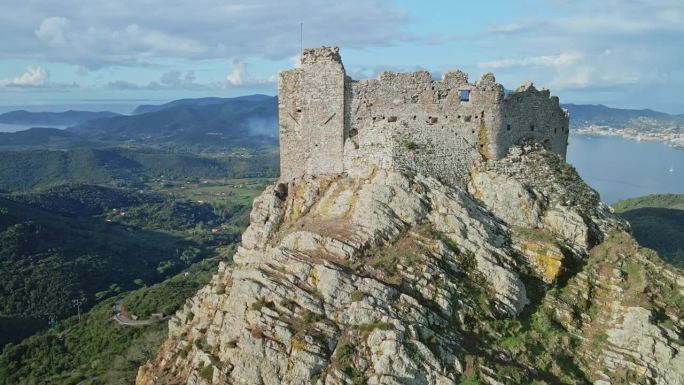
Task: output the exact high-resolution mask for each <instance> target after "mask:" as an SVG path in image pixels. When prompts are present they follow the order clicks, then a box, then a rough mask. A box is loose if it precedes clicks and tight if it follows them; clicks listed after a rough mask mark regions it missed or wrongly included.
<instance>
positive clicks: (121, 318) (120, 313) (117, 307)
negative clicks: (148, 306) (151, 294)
mask: <svg viewBox="0 0 684 385" xmlns="http://www.w3.org/2000/svg"><path fill="white" fill-rule="evenodd" d="M112 307H113V310H114V320H115V321H116V322H118V323H119V324H120V325H124V326H147V325H151V324H153V323H157V322H161V321H165V320H167V319H168V318H169V317H168V316H166V317H162V318H150V319H146V320H134V319H131V318H130V317H129V316H128V313H127V312H126V308H125V307H124V305H123V301H116V302H114V306H112Z"/></svg>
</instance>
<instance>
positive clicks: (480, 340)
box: [136, 149, 684, 385]
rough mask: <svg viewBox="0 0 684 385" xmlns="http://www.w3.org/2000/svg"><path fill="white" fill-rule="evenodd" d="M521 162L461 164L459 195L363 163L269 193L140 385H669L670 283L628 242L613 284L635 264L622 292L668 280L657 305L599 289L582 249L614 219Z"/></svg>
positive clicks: (527, 156)
mask: <svg viewBox="0 0 684 385" xmlns="http://www.w3.org/2000/svg"><path fill="white" fill-rule="evenodd" d="M519 151H520V152H519V153H513V154H511V155H510V156H509V157H507V158H504V159H502V160H499V161H495V162H488V163H486V164H484V165H482V168H479V169H477V170H475V171H474V172H473V175H472V177H471V185H470V186H469V189H470V191H471V192H472V194H471V193H469V192H468V191H465V190H461V189H459V188H454V187H448V186H446V185H444V184H442V183H440V182H439V181H437V180H436V179H433V178H428V177H424V176H422V175H409V174H402V173H397V172H391V171H387V170H382V169H374V168H369V169H366V170H357V171H355V172H354V173H352V174H340V175H328V176H318V177H302V178H300V179H296V180H294V181H292V182H289V183H283V182H278V183H276V184H274V185H273V186H271V187H269V188H267V189H266V190H265V191H264V192H263V194H262V195H261V196H260V197H258V198H257V199H256V200H255V201H254V204H253V211H252V214H251V224H250V227H249V228H248V229H247V231H246V232H245V233H244V235H243V242H242V246H241V247H240V248H239V250H238V251H237V253H236V254H235V256H234V260H233V262H232V263H222V264H221V265H220V267H219V271H218V273H217V274H216V275H215V276H214V277H213V279H212V281H211V282H210V284H209V285H207V286H206V287H204V288H203V289H202V290H200V291H199V292H198V293H197V295H196V296H195V297H193V298H192V299H190V300H189V301H188V302H187V303H186V304H185V306H184V307H183V309H182V310H181V311H179V312H178V313H177V314H176V315H175V316H174V317H173V318H172V320H171V321H170V322H169V339H168V340H167V341H166V342H165V343H164V345H163V346H162V349H161V351H160V352H159V354H158V356H157V358H156V359H155V360H153V361H151V362H149V363H148V364H146V365H145V366H143V367H142V368H140V370H139V373H138V378H137V381H136V383H137V384H138V385H150V384H186V383H187V384H459V383H462V382H463V381H466V380H472V381H476V380H477V381H480V382H481V383H489V384H500V383H523V382H525V383H526V382H530V381H531V380H539V381H542V382H537V383H586V382H587V381H590V380H591V381H594V380H596V381H608V382H609V383H613V382H610V381H612V379H613V378H616V379H617V378H618V377H619V376H623V375H627V374H629V375H631V373H636V375H641V376H645V377H644V378H646V379H648V380H650V381H653V383H657V384H675V383H677V382H673V381H678V380H679V379H680V378H681V376H682V375H683V374H684V367H683V366H682V365H677V363H678V362H679V360H681V356H680V354H679V351H680V349H681V346H680V345H679V342H678V339H677V336H678V333H680V330H679V329H680V328H681V325H679V323H680V321H679V318H678V317H679V316H678V315H675V314H674V313H672V312H673V310H671V309H672V305H669V304H668V303H671V301H673V300H678V298H680V296H681V294H680V293H679V291H678V290H679V289H676V290H675V289H672V287H675V288H678V286H676V284H675V283H674V282H676V279H677V278H678V275H677V274H676V273H673V272H671V271H670V270H669V269H668V268H666V267H664V266H662V265H660V264H659V263H658V262H657V261H655V260H654V259H653V258H650V259H649V258H647V257H643V256H641V257H637V256H635V255H641V254H640V253H641V252H640V251H639V250H638V248H637V249H635V250H636V251H635V250H631V249H630V253H631V254H629V255H628V254H625V253H622V254H618V253H614V255H621V257H619V258H621V259H620V260H621V261H622V260H624V261H630V262H629V263H628V264H627V265H624V266H612V267H611V269H613V270H614V271H611V272H610V274H611V275H614V276H615V279H616V280H620V279H626V280H628V281H629V279H633V277H632V278H624V277H623V276H622V275H621V274H622V273H621V272H623V271H626V270H624V269H628V267H627V266H628V265H629V266H632V264H634V265H635V266H638V267H643V266H648V267H644V269H648V271H649V273H643V276H642V278H643V280H642V284H640V285H639V286H635V287H636V288H633V287H631V286H630V289H629V290H636V291H637V292H638V291H639V288H641V290H642V292H641V293H642V294H643V290H646V288H650V289H652V290H654V291H655V292H656V293H659V292H660V291H661V290H662V287H661V286H662V285H668V282H669V283H671V284H672V285H674V286H668V287H670V289H669V290H670V291H669V292H668V293H669V294H668V297H667V300H664V299H662V298H661V297H658V296H656V295H652V296H651V297H649V298H645V299H644V300H643V303H633V302H630V301H631V297H628V296H626V295H624V292H623V293H620V292H619V290H617V289H616V288H615V287H613V286H615V285H617V287H620V286H619V283H618V284H613V283H611V282H610V281H606V280H605V279H604V280H600V281H599V280H595V277H593V276H592V274H597V273H596V271H598V272H600V273H606V274H608V273H607V272H605V271H603V270H600V269H599V270H596V271H595V269H594V268H592V267H589V263H593V264H596V263H599V264H600V263H602V262H597V261H601V258H604V257H602V256H601V255H602V254H601V255H597V254H595V253H594V250H599V251H600V250H604V249H605V250H608V249H610V246H609V243H610V242H611V240H613V239H614V238H615V236H613V235H611V234H623V233H621V231H622V230H624V229H626V228H627V225H626V224H625V223H624V222H622V221H620V220H618V219H617V218H616V217H614V216H613V215H612V213H611V212H610V210H609V209H608V208H607V207H606V206H605V205H603V204H602V203H600V202H599V200H598V197H597V196H596V194H595V193H593V191H591V190H590V189H589V188H588V187H586V185H584V184H583V183H582V182H581V180H579V178H577V177H576V174H574V173H573V172H571V170H570V171H569V170H565V169H564V167H566V166H565V164H564V163H563V162H562V161H560V160H558V158H556V157H555V156H554V155H550V154H548V153H546V152H544V151H543V150H539V149H528V150H525V151H528V153H523V150H519ZM564 173H566V174H564ZM570 174H573V175H574V176H572V175H570ZM549 175H559V177H558V178H555V179H551V178H550V177H549ZM539 178H547V179H545V180H544V183H542V181H540V180H539ZM546 183H548V185H547V184H546ZM583 194H584V195H583ZM560 218H569V220H567V221H563V220H560ZM622 237H624V238H625V239H626V240H625V242H628V240H629V236H628V235H624V234H623V235H622ZM595 245H599V246H595ZM594 246H595V247H594ZM592 247H593V249H592ZM601 247H603V249H601ZM615 258H618V257H615ZM640 258H641V259H640ZM592 266H596V265H592ZM626 276H627V275H626ZM656 278H657V279H658V280H659V283H658V285H660V286H649V282H651V280H655V279H656ZM629 282H632V281H629ZM601 285H607V286H605V287H604V288H603V289H600V287H602V286H601ZM653 285H655V284H653ZM571 291H572V293H573V294H572V296H574V297H575V299H576V300H575V301H574V302H573V301H565V300H564V299H565V298H566V297H567V296H569V295H570V294H569V293H571ZM663 298H665V297H664V296H663ZM673 298H674V299H673ZM663 301H665V302H663ZM667 301H670V302H667ZM656 304H657V305H656ZM595 308H600V310H596V311H594V310H592V309H595ZM624 309H626V310H624ZM634 309H636V310H634ZM623 310H624V311H623ZM677 311H679V310H677ZM675 313H676V311H675ZM662 314H667V317H668V319H671V320H672V321H671V322H670V323H668V324H667V325H660V324H657V322H656V319H659V318H658V317H661V318H662ZM656 315H658V316H656ZM637 328H641V329H643V330H647V331H648V333H646V334H644V335H641V336H638V337H634V338H632V337H633V336H634V334H635V333H634V330H636V329H637ZM649 346H651V347H653V350H652V351H647V350H648V347H649ZM580 347H582V348H583V350H581V351H580V350H578V349H579V348H580ZM590 360H591V361H590ZM663 361H668V362H667V363H665V362H663ZM596 362H601V364H600V365H599V366H598V367H597V366H596V364H595V363H596ZM665 372H667V374H665ZM625 373H627V374H625ZM620 378H621V377H620ZM473 383H475V382H473ZM615 383H616V384H617V383H619V382H615Z"/></svg>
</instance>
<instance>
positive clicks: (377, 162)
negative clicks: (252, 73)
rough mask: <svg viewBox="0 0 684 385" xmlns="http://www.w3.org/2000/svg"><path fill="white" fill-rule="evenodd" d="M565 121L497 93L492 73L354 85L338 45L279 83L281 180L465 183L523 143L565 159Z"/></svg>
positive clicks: (527, 93) (522, 91)
mask: <svg viewBox="0 0 684 385" xmlns="http://www.w3.org/2000/svg"><path fill="white" fill-rule="evenodd" d="M567 127H568V115H567V113H566V112H565V111H563V110H562V109H561V108H560V106H559V104H558V98H556V97H549V92H548V91H546V90H542V91H539V90H536V89H535V88H534V87H532V85H531V84H527V85H524V86H523V87H521V88H519V89H518V90H517V91H516V92H512V93H511V94H509V95H507V96H505V95H504V89H503V86H502V85H500V84H498V83H496V81H495V79H494V76H493V75H492V74H485V75H483V76H482V77H481V78H480V80H479V81H477V82H476V83H475V84H472V83H469V82H468V76H467V75H466V74H465V73H463V72H461V71H454V72H447V73H445V74H444V76H443V77H442V80H433V79H432V77H431V75H430V73H429V72H427V71H418V72H410V73H394V72H383V73H382V74H380V75H379V77H378V78H377V79H368V80H361V81H354V80H352V79H350V78H349V77H346V76H345V74H344V68H343V67H342V63H341V60H340V59H339V53H338V50H337V48H326V47H324V48H321V49H316V50H307V51H305V52H304V56H303V60H302V66H301V67H300V68H297V69H294V70H290V71H285V72H283V73H281V77H280V133H281V177H282V178H284V179H290V178H293V177H296V176H299V175H304V174H312V175H316V174H324V173H336V172H342V171H353V170H358V169H361V168H364V167H367V166H378V167H381V168H388V169H395V170H401V171H412V172H419V173H422V174H424V175H429V176H433V177H436V178H438V179H440V180H442V181H443V182H445V183H449V184H454V185H461V186H464V185H465V184H466V183H467V179H468V177H469V174H470V170H471V168H472V167H473V165H475V164H476V163H478V162H481V161H483V160H487V159H496V158H500V157H502V156H504V155H505V154H506V152H507V151H508V148H510V146H511V145H514V144H517V143H520V142H521V141H526V140H531V141H535V142H538V143H541V144H544V145H545V146H546V147H547V148H548V149H549V150H551V151H554V152H556V153H557V154H559V155H560V156H562V157H565V150H566V146H567V138H568V130H567Z"/></svg>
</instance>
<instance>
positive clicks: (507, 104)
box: [492, 84, 569, 158]
mask: <svg viewBox="0 0 684 385" xmlns="http://www.w3.org/2000/svg"><path fill="white" fill-rule="evenodd" d="M568 128H569V116H568V113H567V112H566V111H564V110H563V109H562V108H561V107H560V105H559V101H558V98H557V97H555V96H553V97H551V96H550V94H549V91H548V90H541V91H540V90H537V89H535V88H534V87H533V86H532V85H531V84H525V85H523V86H521V87H520V88H518V90H516V91H515V92H512V93H511V94H509V95H508V96H507V97H506V98H505V99H504V101H503V103H502V126H501V127H500V129H499V130H498V131H497V132H495V133H494V134H493V135H492V137H493V138H494V141H495V142H496V144H495V146H494V153H493V155H494V157H496V158H500V157H502V156H504V155H506V152H507V151H508V149H509V148H510V147H511V146H512V145H514V144H516V143H520V142H521V141H522V140H528V141H532V142H536V143H540V144H543V145H544V146H545V147H546V149H547V150H549V151H553V152H555V153H557V154H559V155H560V156H562V157H563V158H565V155H566V150H567V146H568V135H569V129H568Z"/></svg>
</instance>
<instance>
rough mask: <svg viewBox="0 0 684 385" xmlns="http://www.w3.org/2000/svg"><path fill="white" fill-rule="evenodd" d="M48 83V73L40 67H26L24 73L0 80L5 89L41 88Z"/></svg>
mask: <svg viewBox="0 0 684 385" xmlns="http://www.w3.org/2000/svg"><path fill="white" fill-rule="evenodd" d="M49 82H50V73H48V71H47V70H46V69H45V68H43V67H41V66H38V67H28V68H26V72H24V73H23V74H21V75H19V76H17V77H14V78H7V79H2V80H0V85H2V86H5V87H42V86H46V85H47V84H48V83H49Z"/></svg>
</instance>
